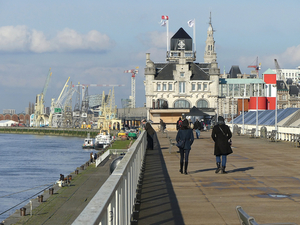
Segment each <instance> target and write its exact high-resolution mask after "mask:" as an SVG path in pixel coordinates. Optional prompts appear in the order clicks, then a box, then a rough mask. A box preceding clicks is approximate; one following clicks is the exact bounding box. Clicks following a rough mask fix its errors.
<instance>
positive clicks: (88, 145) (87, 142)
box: [82, 133, 95, 149]
mask: <svg viewBox="0 0 300 225" xmlns="http://www.w3.org/2000/svg"><path fill="white" fill-rule="evenodd" d="M94 147H95V145H94V140H93V138H91V137H90V133H88V135H87V137H86V138H85V139H84V141H83V144H82V148H83V149H93V148H94Z"/></svg>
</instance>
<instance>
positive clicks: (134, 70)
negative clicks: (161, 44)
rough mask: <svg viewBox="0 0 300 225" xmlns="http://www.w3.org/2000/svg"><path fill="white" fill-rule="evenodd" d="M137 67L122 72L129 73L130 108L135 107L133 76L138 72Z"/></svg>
mask: <svg viewBox="0 0 300 225" xmlns="http://www.w3.org/2000/svg"><path fill="white" fill-rule="evenodd" d="M138 68H139V67H138V66H137V67H136V68H135V69H132V70H125V71H124V73H131V96H129V99H131V108H135V76H136V75H137V74H138V72H139V70H138Z"/></svg>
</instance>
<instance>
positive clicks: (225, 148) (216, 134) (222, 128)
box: [211, 116, 232, 173]
mask: <svg viewBox="0 0 300 225" xmlns="http://www.w3.org/2000/svg"><path fill="white" fill-rule="evenodd" d="M211 137H212V139H213V140H214V142H215V151H214V155H215V156H216V163H217V170H216V173H218V172H219V171H220V170H221V173H227V172H226V171H225V168H226V162H227V155H229V154H231V153H232V149H231V145H230V144H229V142H228V140H229V139H230V138H231V137H232V133H231V131H230V128H229V127H228V126H227V125H226V124H225V122H224V118H223V117H222V116H219V117H218V124H217V125H215V126H214V128H213V130H212V133H211ZM221 156H222V167H221Z"/></svg>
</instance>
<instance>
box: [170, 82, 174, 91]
mask: <svg viewBox="0 0 300 225" xmlns="http://www.w3.org/2000/svg"><path fill="white" fill-rule="evenodd" d="M172 90H173V85H172V84H171V83H169V91H172Z"/></svg>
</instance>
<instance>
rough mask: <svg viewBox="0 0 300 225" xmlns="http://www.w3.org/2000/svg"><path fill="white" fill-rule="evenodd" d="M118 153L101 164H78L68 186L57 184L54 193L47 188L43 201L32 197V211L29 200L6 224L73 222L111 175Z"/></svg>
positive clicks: (4, 222) (28, 224)
mask: <svg viewBox="0 0 300 225" xmlns="http://www.w3.org/2000/svg"><path fill="white" fill-rule="evenodd" d="M115 157H116V156H111V157H109V158H107V159H106V160H104V161H103V162H102V163H101V164H100V166H98V167H95V164H94V163H92V164H90V163H88V162H87V163H86V164H85V165H84V166H80V167H78V168H77V169H76V170H78V171H77V172H76V173H75V171H74V172H73V173H71V174H70V175H71V176H72V179H71V182H70V183H69V184H66V185H65V186H64V187H59V186H58V185H57V184H56V185H54V186H53V188H54V189H53V194H50V191H49V190H45V191H44V193H43V194H42V195H43V201H42V202H39V198H35V199H32V205H33V211H32V213H31V211H30V204H27V205H26V206H24V208H26V210H25V211H26V213H25V215H21V214H22V213H21V212H20V210H16V212H15V213H14V214H13V215H11V216H10V217H8V218H7V219H6V220H5V221H3V224H4V225H10V224H16V225H17V224H26V225H30V224H58V225H59V224H62V225H63V224H64V225H65V224H72V222H73V221H74V220H75V219H76V218H77V216H78V215H79V214H80V213H81V211H82V210H83V209H84V208H85V206H86V205H87V204H88V203H89V201H90V200H91V199H92V198H93V196H94V195H95V194H96V193H97V191H98V190H99V189H100V187H101V186H102V185H103V183H104V182H105V181H106V180H107V178H108V177H109V175H110V173H109V166H110V163H111V161H112V160H113V159H114V158H115Z"/></svg>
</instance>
